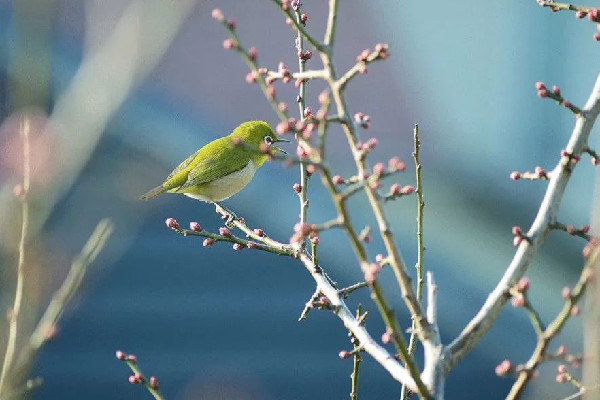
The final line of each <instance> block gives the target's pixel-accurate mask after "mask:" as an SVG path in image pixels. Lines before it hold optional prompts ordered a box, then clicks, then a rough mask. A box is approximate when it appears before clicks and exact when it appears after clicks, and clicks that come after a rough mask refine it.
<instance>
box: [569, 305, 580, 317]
mask: <svg viewBox="0 0 600 400" xmlns="http://www.w3.org/2000/svg"><path fill="white" fill-rule="evenodd" d="M570 314H571V317H576V316H578V315H579V306H573V307H571V311H570Z"/></svg>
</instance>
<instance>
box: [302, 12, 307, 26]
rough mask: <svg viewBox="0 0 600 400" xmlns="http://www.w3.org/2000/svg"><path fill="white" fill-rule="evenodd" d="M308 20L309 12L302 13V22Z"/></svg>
mask: <svg viewBox="0 0 600 400" xmlns="http://www.w3.org/2000/svg"><path fill="white" fill-rule="evenodd" d="M306 21H308V14H307V13H302V15H300V22H302V23H303V24H306Z"/></svg>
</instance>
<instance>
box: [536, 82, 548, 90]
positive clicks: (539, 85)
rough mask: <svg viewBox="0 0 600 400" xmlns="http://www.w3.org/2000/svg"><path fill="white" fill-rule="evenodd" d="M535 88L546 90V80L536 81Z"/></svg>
mask: <svg viewBox="0 0 600 400" xmlns="http://www.w3.org/2000/svg"><path fill="white" fill-rule="evenodd" d="M535 88H536V89H537V90H545V89H546V85H544V82H536V83H535Z"/></svg>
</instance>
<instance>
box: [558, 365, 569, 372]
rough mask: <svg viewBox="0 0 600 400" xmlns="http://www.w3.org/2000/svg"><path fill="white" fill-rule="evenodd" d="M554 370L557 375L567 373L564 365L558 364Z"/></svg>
mask: <svg viewBox="0 0 600 400" xmlns="http://www.w3.org/2000/svg"><path fill="white" fill-rule="evenodd" d="M556 370H557V371H558V372H559V373H561V374H564V373H565V372H567V366H566V365H565V364H559V365H558V367H557V368H556Z"/></svg>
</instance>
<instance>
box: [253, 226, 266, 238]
mask: <svg viewBox="0 0 600 400" xmlns="http://www.w3.org/2000/svg"><path fill="white" fill-rule="evenodd" d="M254 234H255V235H256V236H258V237H264V236H265V232H264V231H263V230H262V229H260V228H256V229H255V230H254Z"/></svg>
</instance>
